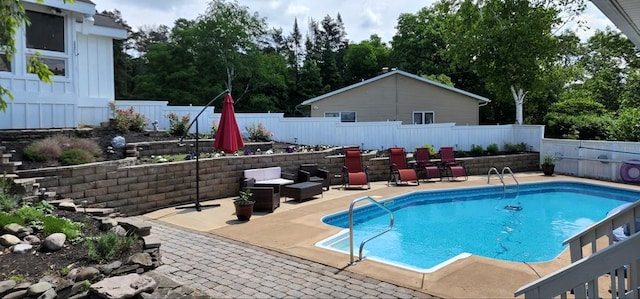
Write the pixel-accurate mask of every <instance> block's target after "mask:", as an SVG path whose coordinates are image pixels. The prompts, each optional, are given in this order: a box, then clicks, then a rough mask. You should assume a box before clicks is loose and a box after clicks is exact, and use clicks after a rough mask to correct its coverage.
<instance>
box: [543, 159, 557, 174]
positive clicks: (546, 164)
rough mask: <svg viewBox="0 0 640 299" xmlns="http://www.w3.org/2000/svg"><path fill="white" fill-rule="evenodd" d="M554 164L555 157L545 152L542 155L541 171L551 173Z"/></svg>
mask: <svg viewBox="0 0 640 299" xmlns="http://www.w3.org/2000/svg"><path fill="white" fill-rule="evenodd" d="M555 166H556V157H554V156H553V155H551V154H546V155H544V157H542V173H544V175H553V171H554V169H555Z"/></svg>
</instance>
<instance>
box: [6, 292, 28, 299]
mask: <svg viewBox="0 0 640 299" xmlns="http://www.w3.org/2000/svg"><path fill="white" fill-rule="evenodd" d="M24 297H27V290H19V291H15V292H11V293H9V294H6V295H4V297H2V299H21V298H24Z"/></svg>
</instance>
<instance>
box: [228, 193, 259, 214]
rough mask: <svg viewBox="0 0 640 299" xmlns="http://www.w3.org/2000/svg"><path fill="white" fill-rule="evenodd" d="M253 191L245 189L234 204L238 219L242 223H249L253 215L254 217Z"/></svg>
mask: <svg viewBox="0 0 640 299" xmlns="http://www.w3.org/2000/svg"><path fill="white" fill-rule="evenodd" d="M251 195H253V193H251V189H245V190H242V191H240V197H238V199H236V200H235V201H234V202H233V205H234V206H235V207H236V217H237V218H238V220H240V221H249V219H250V218H251V215H253V204H254V203H255V201H253V200H250V198H251Z"/></svg>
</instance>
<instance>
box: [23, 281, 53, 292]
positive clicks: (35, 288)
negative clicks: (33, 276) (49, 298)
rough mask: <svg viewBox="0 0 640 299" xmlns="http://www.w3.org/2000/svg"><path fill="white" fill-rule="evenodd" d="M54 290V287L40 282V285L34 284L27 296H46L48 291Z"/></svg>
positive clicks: (28, 290)
mask: <svg viewBox="0 0 640 299" xmlns="http://www.w3.org/2000/svg"><path fill="white" fill-rule="evenodd" d="M51 289H53V285H52V284H50V283H48V282H46V281H43V282H38V283H34V284H32V285H31V286H30V287H29V288H28V289H27V294H28V295H29V296H39V295H42V294H44V293H45V292H46V291H48V290H51Z"/></svg>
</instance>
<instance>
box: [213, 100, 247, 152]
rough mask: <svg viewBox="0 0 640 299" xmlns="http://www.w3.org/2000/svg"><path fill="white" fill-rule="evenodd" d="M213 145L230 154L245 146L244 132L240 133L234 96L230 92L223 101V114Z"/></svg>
mask: <svg viewBox="0 0 640 299" xmlns="http://www.w3.org/2000/svg"><path fill="white" fill-rule="evenodd" d="M213 147H215V148H216V149H218V150H221V151H223V152H225V153H228V154H230V153H235V152H236V151H237V150H238V149H240V148H243V147H244V141H243V140H242V134H240V129H239V128H238V123H237V122H236V116H235V111H234V109H233V98H231V94H229V93H227V95H226V96H225V97H224V102H222V115H221V116H220V123H219V124H218V131H217V132H216V138H215V140H214V142H213Z"/></svg>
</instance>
